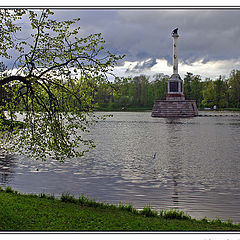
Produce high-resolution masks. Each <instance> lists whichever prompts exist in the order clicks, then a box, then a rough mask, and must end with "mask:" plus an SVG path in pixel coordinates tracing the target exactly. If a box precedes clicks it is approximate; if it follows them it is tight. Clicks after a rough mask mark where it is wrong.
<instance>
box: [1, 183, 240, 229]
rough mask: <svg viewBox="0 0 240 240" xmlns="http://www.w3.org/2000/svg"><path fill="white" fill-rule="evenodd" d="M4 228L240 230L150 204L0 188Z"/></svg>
mask: <svg viewBox="0 0 240 240" xmlns="http://www.w3.org/2000/svg"><path fill="white" fill-rule="evenodd" d="M0 230H1V231H239V230H240V225H234V224H232V223H231V222H230V221H229V222H222V221H220V220H214V221H209V220H207V219H206V218H204V219H203V220H195V219H192V218H191V217H189V216H187V215H185V214H184V213H183V212H178V211H175V210H171V211H161V212H160V214H158V213H157V212H156V211H154V210H152V209H151V207H150V206H146V207H145V208H144V209H143V210H136V209H135V208H133V207H132V206H131V205H124V204H119V205H112V204H107V203H99V202H96V201H94V200H91V199H89V198H87V197H85V196H83V195H82V196H80V197H79V198H78V199H77V198H74V197H73V196H71V195H70V194H63V195H62V196H61V198H60V199H57V198H55V197H54V196H53V195H51V196H49V195H47V194H44V193H42V194H40V195H39V196H37V195H33V194H28V195H25V194H20V193H18V192H16V191H14V190H12V189H11V188H10V187H8V188H6V189H5V190H3V189H0Z"/></svg>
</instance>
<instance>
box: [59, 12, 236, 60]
mask: <svg viewBox="0 0 240 240" xmlns="http://www.w3.org/2000/svg"><path fill="white" fill-rule="evenodd" d="M55 12H56V16H57V17H59V18H70V17H80V18H81V21H80V25H81V27H82V34H86V35H87V34H89V33H97V32H101V33H102V34H103V37H104V39H105V40H106V47H107V48H108V49H110V50H112V51H114V53H117V54H126V57H125V60H129V61H135V60H146V59H148V58H152V59H155V58H165V59H167V60H168V61H171V58H172V50H171V49H172V38H171V31H172V29H173V28H175V27H178V28H179V35H180V37H179V57H180V59H182V60H183V61H184V62H185V61H188V62H189V63H191V62H193V61H195V60H197V59H204V61H209V60H219V59H221V60H223V59H232V58H238V57H239V51H240V25H239V22H240V10H220V9H219V10H213V9H207V10H180V9H178V10H164V9H156V10H147V9H146V10H140V9H139V10H129V9H128V10H127V9H126V10H121V9H119V10H118V9H114V10H112V9H110V10H107V9H105V10H102V9H97V10H89V9H85V10H81V9H76V10H67V9H66V10H63V9H60V10H55Z"/></svg>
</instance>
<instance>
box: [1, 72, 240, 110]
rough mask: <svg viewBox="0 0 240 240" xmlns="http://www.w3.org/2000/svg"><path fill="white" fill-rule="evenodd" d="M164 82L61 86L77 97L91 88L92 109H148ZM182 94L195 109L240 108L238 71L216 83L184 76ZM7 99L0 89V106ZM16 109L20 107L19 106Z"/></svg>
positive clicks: (139, 79) (72, 105)
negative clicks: (77, 93) (77, 92)
mask: <svg viewBox="0 0 240 240" xmlns="http://www.w3.org/2000/svg"><path fill="white" fill-rule="evenodd" d="M168 79H169V76H168V75H164V74H162V73H160V74H156V75H154V76H153V78H152V79H150V77H149V76H147V75H140V76H135V77H129V78H116V79H115V81H114V82H107V81H104V82H101V83H99V84H96V83H93V82H91V81H89V80H88V81H82V80H79V82H76V83H73V82H71V83H70V82H68V81H66V82H65V83H64V85H66V87H67V86H68V85H69V84H71V85H72V88H75V89H79V88H81V89H82V90H81V91H82V93H81V94H88V95H89V93H87V92H88V91H89V89H91V99H89V101H90V102H94V106H95V110H127V109H151V108H152V107H153V104H154V101H155V100H156V99H159V100H164V99H165V98H166V94H167V81H168ZM79 84H80V85H81V87H80V85H79ZM39 91H40V90H39ZM56 91H57V90H56ZM42 95H44V93H42ZM184 95H185V98H186V99H188V100H192V99H193V100H196V102H197V106H198V108H213V106H216V107H217V108H240V70H232V71H231V73H230V75H229V77H228V78H225V77H222V76H219V78H217V79H216V80H212V79H210V78H206V79H205V80H202V78H201V76H199V75H194V74H193V73H189V72H188V73H187V74H186V75H185V76H184ZM59 97H60V98H62V99H63V102H66V103H68V105H69V106H68V109H69V111H71V109H72V110H74V109H76V108H77V109H82V110H83V111H86V106H88V105H91V104H92V103H91V104H90V103H85V102H84V103H83V102H81V106H78V105H79V102H78V101H76V99H75V98H74V97H72V96H70V95H69V94H66V93H61V96H59ZM9 98H11V95H9V94H7V93H6V90H5V89H4V88H2V87H0V104H1V105H2V106H4V102H6V101H8V99H9ZM18 108H19V109H21V108H22V106H21V104H19V105H18ZM5 110H7V109H5ZM0 114H1V112H0Z"/></svg>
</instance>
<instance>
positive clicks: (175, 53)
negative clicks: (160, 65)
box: [172, 34, 179, 74]
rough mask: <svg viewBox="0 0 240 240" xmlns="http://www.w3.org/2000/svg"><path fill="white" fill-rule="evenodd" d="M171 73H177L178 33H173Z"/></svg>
mask: <svg viewBox="0 0 240 240" xmlns="http://www.w3.org/2000/svg"><path fill="white" fill-rule="evenodd" d="M172 37H173V74H178V46H177V40H178V37H179V35H178V34H173V35H172Z"/></svg>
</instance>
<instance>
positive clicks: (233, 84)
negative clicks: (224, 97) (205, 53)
mask: <svg viewBox="0 0 240 240" xmlns="http://www.w3.org/2000/svg"><path fill="white" fill-rule="evenodd" d="M229 97H230V105H231V106H232V107H237V108H239V107H240V71H239V70H233V71H232V72H231V74H230V77H229Z"/></svg>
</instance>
